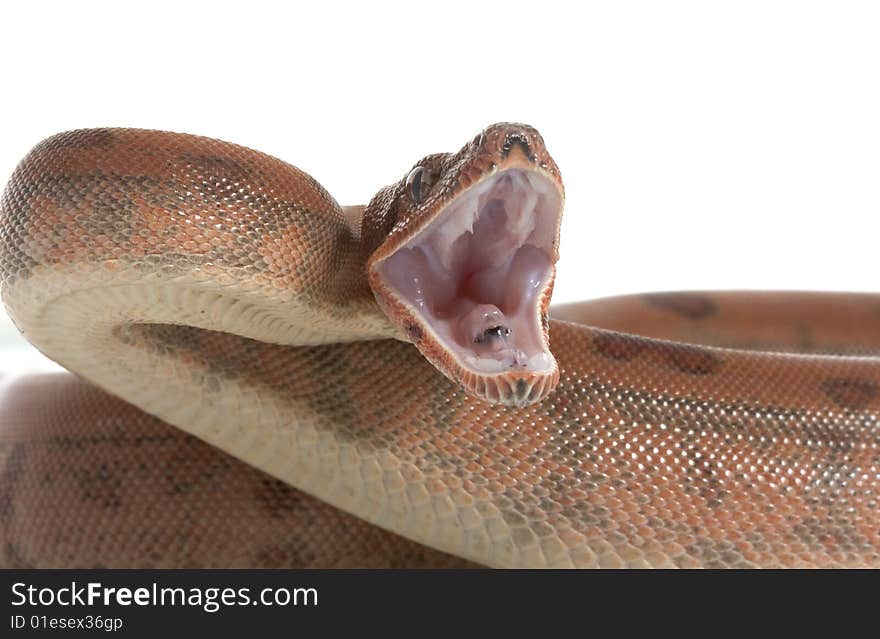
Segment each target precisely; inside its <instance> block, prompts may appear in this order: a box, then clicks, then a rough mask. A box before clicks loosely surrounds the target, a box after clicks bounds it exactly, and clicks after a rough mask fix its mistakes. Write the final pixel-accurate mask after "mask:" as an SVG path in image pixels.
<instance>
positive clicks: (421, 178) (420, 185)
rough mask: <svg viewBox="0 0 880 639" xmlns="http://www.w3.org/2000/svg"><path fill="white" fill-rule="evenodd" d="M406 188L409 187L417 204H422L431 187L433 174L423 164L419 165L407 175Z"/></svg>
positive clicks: (411, 195)
mask: <svg viewBox="0 0 880 639" xmlns="http://www.w3.org/2000/svg"><path fill="white" fill-rule="evenodd" d="M406 188H407V189H409V194H410V197H412V201H413V202H414V203H415V204H421V202H422V199H423V198H424V197H425V195H427V194H428V190H429V189H430V188H431V176H430V174H429V173H428V172H427V171H426V170H425V167H423V166H417V167H416V168H414V169H413V170H412V171H410V172H409V175H407V176H406Z"/></svg>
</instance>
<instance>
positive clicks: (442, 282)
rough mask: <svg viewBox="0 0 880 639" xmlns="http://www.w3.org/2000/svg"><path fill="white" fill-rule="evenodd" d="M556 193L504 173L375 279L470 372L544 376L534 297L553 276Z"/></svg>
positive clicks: (479, 187)
mask: <svg viewBox="0 0 880 639" xmlns="http://www.w3.org/2000/svg"><path fill="white" fill-rule="evenodd" d="M560 208H561V200H560V196H559V193H558V191H557V189H556V187H555V186H554V185H553V184H552V183H551V182H550V181H549V180H548V179H547V178H545V177H543V176H542V175H540V174H539V173H536V172H533V171H526V170H520V169H509V170H506V171H503V172H500V173H497V174H495V175H493V176H492V177H489V178H486V179H485V180H483V181H481V182H479V183H478V184H476V185H474V186H472V187H471V188H469V189H468V190H467V191H465V192H464V193H463V194H462V195H460V196H459V197H458V198H457V199H455V200H454V201H453V202H451V203H450V204H449V205H447V207H446V208H445V210H444V211H443V212H442V213H441V214H440V215H439V216H438V217H437V219H435V220H434V221H433V222H431V224H429V225H428V226H427V227H426V228H425V229H423V230H422V231H420V232H419V233H418V234H417V235H416V236H415V237H413V238H412V239H411V240H410V241H409V242H408V243H407V244H406V245H405V246H403V247H402V248H400V249H399V250H397V251H396V252H395V253H394V254H393V255H391V256H390V257H388V258H387V259H385V260H384V261H383V262H382V263H381V265H380V266H379V268H380V273H381V274H382V276H383V277H384V278H385V279H386V281H387V282H388V283H389V284H390V285H391V287H392V288H393V289H394V290H395V291H396V292H397V293H398V294H399V295H400V296H401V297H402V299H403V300H404V301H405V302H407V303H408V304H409V306H410V307H412V308H413V309H414V310H415V311H416V312H417V313H419V314H420V315H421V316H422V317H423V318H424V320H425V321H426V323H427V325H428V326H429V327H430V329H431V330H432V331H433V332H434V334H435V335H436V336H437V337H438V338H439V339H440V340H441V342H442V343H444V344H445V345H446V347H447V348H449V349H450V350H451V351H452V352H453V353H454V354H455V355H456V356H457V357H458V359H459V360H460V362H461V363H462V364H464V365H465V366H466V367H468V368H469V369H471V370H474V371H477V372H483V373H492V372H501V371H505V370H509V369H516V370H520V371H545V370H547V369H549V368H550V367H551V366H552V364H553V359H552V356H550V354H549V353H548V352H547V350H546V345H545V343H544V339H543V336H542V332H541V321H540V311H539V308H538V305H539V303H540V295H541V293H542V292H543V290H544V288H545V287H546V285H547V283H548V282H549V279H550V277H551V276H552V273H553V258H552V257H551V256H552V255H553V254H554V247H553V242H554V238H555V235H556V227H557V224H558V221H559V215H560V214H561V210H560Z"/></svg>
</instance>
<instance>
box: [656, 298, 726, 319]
mask: <svg viewBox="0 0 880 639" xmlns="http://www.w3.org/2000/svg"><path fill="white" fill-rule="evenodd" d="M644 299H645V301H646V302H647V303H648V304H649V305H650V306H654V307H656V308H661V309H663V310H667V311H671V312H673V313H676V314H678V315H681V316H682V317H686V318H688V319H690V320H698V319H702V318H704V317H709V316H710V315H714V314H715V313H717V312H718V307H717V306H716V305H715V302H714V301H712V300H711V299H710V298H708V297H706V296H704V295H698V294H696V293H648V294H646V295H644Z"/></svg>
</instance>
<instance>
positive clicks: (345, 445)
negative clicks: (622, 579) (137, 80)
mask: <svg viewBox="0 0 880 639" xmlns="http://www.w3.org/2000/svg"><path fill="white" fill-rule="evenodd" d="M563 200H564V195H563V187H562V181H561V177H560V174H559V170H558V168H557V166H556V164H555V163H554V161H553V160H552V158H551V157H550V155H549V154H548V152H547V150H546V148H545V146H544V142H543V140H542V138H541V136H540V135H539V134H538V132H537V131H536V130H535V129H533V128H531V127H529V126H525V125H519V124H496V125H493V126H490V127H488V128H486V129H485V130H484V131H483V132H482V133H480V134H479V135H478V136H476V137H475V138H474V139H473V140H471V141H470V142H469V143H468V144H466V145H465V146H464V147H463V148H462V149H461V150H460V151H458V152H457V153H440V154H435V155H429V156H427V157H426V158H424V159H423V160H421V161H419V162H418V163H417V164H416V165H415V166H414V167H413V168H412V169H411V170H410V171H409V172H408V173H407V174H406V176H405V177H403V178H402V179H401V180H400V181H399V182H397V183H395V184H393V185H391V186H389V187H386V188H384V189H382V190H381V191H379V192H378V194H377V195H376V196H375V197H374V198H373V199H372V201H371V202H370V203H369V204H368V205H366V206H359V207H340V206H339V205H338V204H337V203H336V201H335V200H334V199H333V198H332V197H331V196H330V195H329V194H328V193H327V192H326V191H325V190H324V189H323V188H322V187H321V186H320V185H319V184H318V183H317V182H316V181H315V180H314V179H312V178H311V177H309V176H308V175H306V174H305V173H303V172H302V171H300V170H298V169H296V168H294V167H292V166H290V165H288V164H285V163H283V162H281V161H279V160H277V159H274V158H272V157H269V156H266V155H264V154H261V153H258V152H256V151H252V150H248V149H245V148H242V147H240V146H236V145H233V144H229V143H226V142H220V141H216V140H211V139H206V138H202V137H195V136H190V135H182V134H174V133H164V132H156V131H144V130H131V129H98V130H81V131H74V132H69V133H62V134H60V135H56V136H54V137H51V138H49V139H47V140H45V141H44V142H42V143H41V144H39V145H38V146H37V147H35V148H34V149H33V150H32V151H31V152H30V154H29V155H28V156H27V157H26V158H25V159H24V160H23V161H22V162H21V164H20V165H19V167H18V168H17V169H16V171H15V173H14V175H13V176H12V178H11V180H10V182H9V184H8V186H7V188H6V191H5V195H4V199H3V205H2V207H3V208H2V219H0V277H2V297H3V301H4V303H5V305H6V307H7V309H8V312H9V314H10V316H11V317H12V318H13V320H14V321H15V323H16V325H17V326H18V327H19V328H20V329H21V331H22V332H23V333H24V335H25V337H27V339H29V340H30V341H31V342H32V343H33V344H34V345H35V346H36V347H37V348H39V349H40V350H41V351H42V352H44V353H45V354H47V355H48V356H49V357H51V358H53V359H54V360H56V361H58V362H59V363H60V364H62V365H63V366H65V367H66V368H68V369H70V370H71V371H74V372H75V373H76V375H77V377H74V376H72V375H69V374H56V375H48V376H32V377H25V378H21V379H12V380H6V381H5V382H4V384H3V386H2V391H0V451H2V459H0V472H2V484H0V518H2V519H0V522H2V537H3V539H2V545H0V547H2V549H3V550H2V552H3V555H2V558H3V564H4V565H6V566H54V567H63V566H146V567H149V566H178V567H193V566H278V567H283V566H462V565H471V562H474V563H478V564H483V565H489V566H528V567H625V566H629V567H676V566H678V567H699V566H706V567H750V566H759V567H773V566H877V565H880V507H878V499H880V426H878V417H880V359H878V356H880V296H872V295H858V294H806V293H766V292H764V293H731V292H727V293H660V294H650V295H644V296H631V297H622V298H613V299H609V300H600V301H595V302H587V303H582V304H575V305H569V306H563V307H559V308H556V307H554V308H553V309H552V310H550V309H549V301H550V293H551V290H552V286H553V279H554V275H555V262H556V258H557V248H558V244H559V229H560V218H561V211H562V207H563ZM597 240H598V238H571V239H569V240H567V241H568V242H569V244H568V246H569V250H584V247H586V246H588V245H589V242H591V241H597ZM598 241H601V240H598ZM593 276H595V277H601V273H597V274H594V275H593ZM551 316H552V319H551ZM551 346H552V354H551V350H550V347H551ZM81 380H85V381H81ZM120 398H121V399H120ZM123 400H124V401H123ZM170 425H173V426H170ZM175 427H177V428H175ZM204 442H207V444H210V446H209V445H206V444H205V443H204ZM239 460H241V461H239ZM279 480H280V481H279Z"/></svg>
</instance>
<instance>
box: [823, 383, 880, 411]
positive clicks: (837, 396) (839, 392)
mask: <svg viewBox="0 0 880 639" xmlns="http://www.w3.org/2000/svg"><path fill="white" fill-rule="evenodd" d="M821 388H822V392H823V393H825V394H826V395H827V396H828V397H830V398H831V400H832V401H833V402H834V403H835V404H837V405H838V406H840V407H841V408H850V409H852V410H861V409H863V408H865V407H867V406H868V405H869V404H870V403H871V402H872V401H874V400H875V399H876V398H877V396H878V394H880V386H878V385H877V384H875V383H874V382H870V381H868V380H863V379H855V378H847V377H835V378H832V379H827V380H825V381H824V382H822V385H821Z"/></svg>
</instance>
